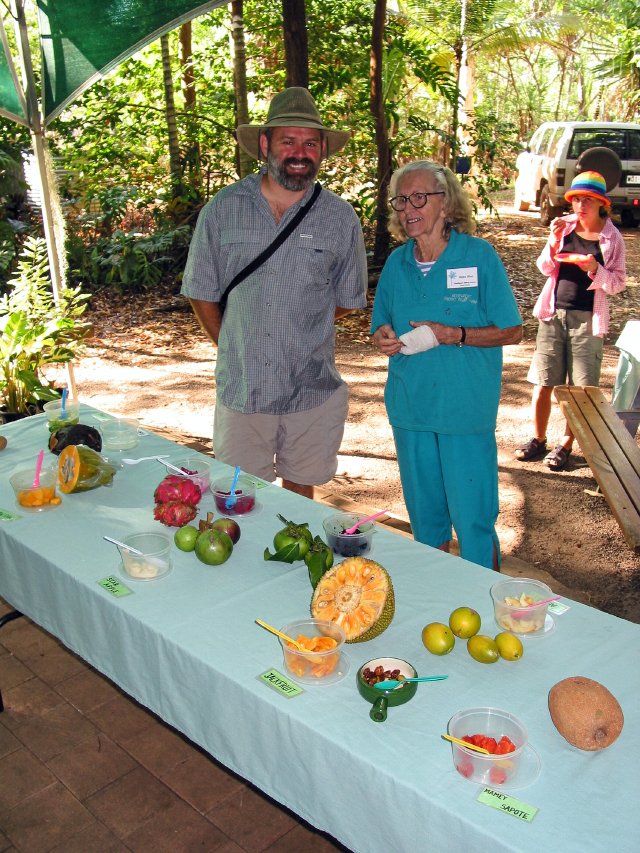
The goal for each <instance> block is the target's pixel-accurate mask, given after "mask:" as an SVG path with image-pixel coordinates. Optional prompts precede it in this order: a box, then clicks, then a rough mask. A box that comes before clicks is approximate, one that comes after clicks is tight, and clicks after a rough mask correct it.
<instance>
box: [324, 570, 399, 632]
mask: <svg viewBox="0 0 640 853" xmlns="http://www.w3.org/2000/svg"><path fill="white" fill-rule="evenodd" d="M394 611H395V599H394V595H393V585H392V583H391V578H390V577H389V575H388V573H387V571H386V569H384V568H383V567H382V566H381V565H380V564H379V563H376V562H374V561H373V560H368V559H367V558H366V557H348V558H347V559H346V560H344V561H343V562H342V563H338V565H337V566H334V567H333V568H332V569H329V571H328V572H325V573H324V575H323V576H322V577H321V579H320V581H319V582H318V585H317V586H316V588H315V590H314V593H313V597H312V599H311V615H312V616H314V617H315V618H316V619H326V620H327V621H329V622H335V623H336V624H338V625H340V627H341V628H342V629H343V631H344V632H345V634H346V640H347V643H364V642H366V641H367V640H372V639H373V638H374V637H377V636H378V635H379V634H381V633H382V632H383V631H384V630H385V629H386V628H388V627H389V625H390V624H391V620H392V619H393V614H394Z"/></svg>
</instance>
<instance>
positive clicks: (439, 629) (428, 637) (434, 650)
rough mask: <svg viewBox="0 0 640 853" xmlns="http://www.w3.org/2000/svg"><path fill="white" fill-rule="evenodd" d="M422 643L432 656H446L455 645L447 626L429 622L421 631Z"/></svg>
mask: <svg viewBox="0 0 640 853" xmlns="http://www.w3.org/2000/svg"><path fill="white" fill-rule="evenodd" d="M422 642H423V643H424V646H425V648H426V649H427V651H429V652H431V654H432V655H448V654H449V652H450V651H451V649H452V648H453V647H454V646H455V644H456V638H455V637H454V636H453V632H452V631H451V629H450V628H449V626H448V625H445V624H444V623H443V622H430V623H429V624H428V625H425V626H424V628H423V629H422Z"/></svg>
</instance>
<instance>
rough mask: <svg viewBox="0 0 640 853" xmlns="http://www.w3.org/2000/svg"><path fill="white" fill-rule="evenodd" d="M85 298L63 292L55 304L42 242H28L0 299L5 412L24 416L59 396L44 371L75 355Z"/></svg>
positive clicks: (0, 387)
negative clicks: (35, 407)
mask: <svg viewBox="0 0 640 853" xmlns="http://www.w3.org/2000/svg"><path fill="white" fill-rule="evenodd" d="M87 298H88V297H87V295H86V294H83V293H82V292H81V290H80V288H79V287H76V288H64V289H63V291H62V292H61V293H60V299H59V301H58V303H57V304H56V302H55V301H54V298H53V294H52V291H51V281H50V278H49V263H48V260H47V249H46V244H45V242H44V240H42V239H39V238H35V237H29V238H27V240H26V241H25V244H24V247H23V250H22V252H21V254H20V257H19V260H18V265H17V269H16V272H15V274H14V275H13V277H12V278H11V280H10V281H9V284H8V292H7V293H6V294H4V296H3V297H2V298H1V299H0V332H2V334H1V335H0V399H1V400H2V403H3V405H4V406H5V408H6V409H7V410H8V411H11V412H19V413H23V414H28V413H29V412H30V411H31V408H32V407H33V406H34V405H35V404H36V403H38V402H41V401H46V400H53V399H56V398H57V397H58V396H59V394H58V392H57V391H55V390H54V389H53V388H52V387H51V386H50V385H47V384H45V383H44V381H43V377H42V369H43V368H44V367H45V366H46V365H50V364H66V363H68V362H70V361H72V360H73V358H74V357H75V356H76V354H77V352H78V351H79V349H80V344H81V341H82V340H83V338H84V337H85V336H86V335H87V334H88V331H89V325H88V323H86V322H85V321H84V320H83V318H82V315H83V314H84V311H85V308H86V299H87Z"/></svg>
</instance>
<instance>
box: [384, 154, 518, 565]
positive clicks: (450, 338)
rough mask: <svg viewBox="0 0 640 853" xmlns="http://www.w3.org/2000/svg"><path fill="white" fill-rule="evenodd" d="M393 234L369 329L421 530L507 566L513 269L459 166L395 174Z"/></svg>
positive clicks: (437, 541) (417, 532)
mask: <svg viewBox="0 0 640 853" xmlns="http://www.w3.org/2000/svg"><path fill="white" fill-rule="evenodd" d="M390 194H391V200H390V204H391V207H392V209H393V213H392V215H391V218H390V222H389V230H390V232H391V234H392V235H393V236H394V237H396V238H398V239H399V240H401V241H403V242H404V241H406V242H405V244H404V245H403V246H401V247H400V248H398V249H396V250H395V251H394V252H393V253H392V254H391V255H390V257H389V259H388V260H387V263H386V264H385V267H384V269H383V271H382V275H381V276H380V281H379V283H378V287H377V290H376V297H375V302H374V306H373V317H372V323H371V332H372V335H373V342H374V344H375V345H376V346H377V347H378V349H379V350H380V352H382V353H383V354H384V355H386V356H389V375H388V378H387V384H386V388H385V404H386V407H387V413H388V416H389V421H390V422H391V426H392V428H393V437H394V441H395V445H396V453H397V457H398V465H399V468H400V479H401V481H402V489H403V492H404V498H405V503H406V506H407V510H408V512H409V518H410V520H411V526H412V528H413V535H414V538H415V539H416V540H418V541H419V542H424V543H425V544H427V545H431V546H433V547H436V548H439V549H441V550H442V551H449V545H450V540H451V538H452V527H453V529H454V530H455V532H456V536H457V538H458V542H459V545H460V555H461V556H462V557H464V558H465V559H467V560H470V561H472V562H474V563H478V564H479V565H481V566H486V567H487V568H494V569H498V568H499V565H500V545H499V542H498V537H497V534H496V530H495V522H496V519H497V517H498V454H497V446H496V438H495V429H496V418H497V412H498V403H499V400H500V383H501V378H502V347H503V346H504V345H505V344H517V343H519V341H520V340H521V338H522V321H521V318H520V313H519V311H518V307H517V305H516V301H515V299H514V296H513V292H512V290H511V286H510V284H509V280H508V278H507V274H506V272H505V269H504V267H503V265H502V263H501V261H500V259H499V258H498V256H497V254H496V252H495V251H494V250H493V248H492V247H491V246H490V245H489V243H487V242H485V241H484V240H480V239H478V238H476V237H473V236H472V233H473V231H474V222H473V217H472V210H471V204H470V201H469V199H468V198H467V196H466V194H465V192H464V190H463V189H462V187H461V186H460V184H459V183H458V181H457V179H456V177H455V175H454V174H453V173H452V172H451V171H450V170H449V169H447V168H445V167H443V166H440V165H438V164H436V163H431V162H429V161H425V160H420V161H417V162H413V163H408V164H407V165H405V166H403V167H402V168H401V169H398V171H396V172H395V173H394V175H393V176H392V178H391V186H390Z"/></svg>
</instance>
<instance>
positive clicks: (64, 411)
mask: <svg viewBox="0 0 640 853" xmlns="http://www.w3.org/2000/svg"><path fill="white" fill-rule="evenodd" d="M68 393H69V390H68V389H67V388H63V389H62V401H61V403H60V417H61V418H62V420H64V419H65V418H66V417H67V394H68Z"/></svg>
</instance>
